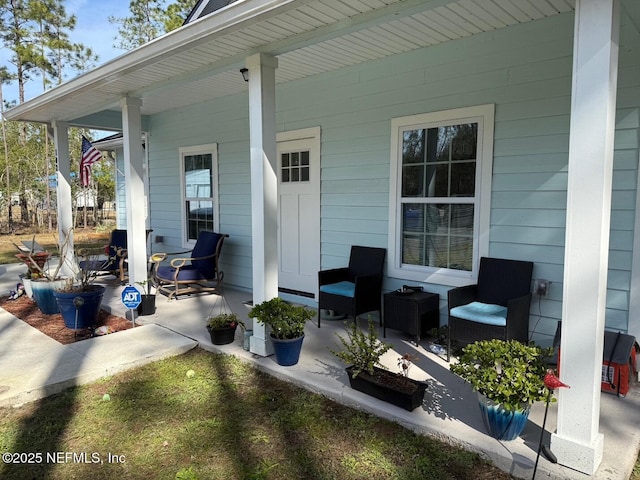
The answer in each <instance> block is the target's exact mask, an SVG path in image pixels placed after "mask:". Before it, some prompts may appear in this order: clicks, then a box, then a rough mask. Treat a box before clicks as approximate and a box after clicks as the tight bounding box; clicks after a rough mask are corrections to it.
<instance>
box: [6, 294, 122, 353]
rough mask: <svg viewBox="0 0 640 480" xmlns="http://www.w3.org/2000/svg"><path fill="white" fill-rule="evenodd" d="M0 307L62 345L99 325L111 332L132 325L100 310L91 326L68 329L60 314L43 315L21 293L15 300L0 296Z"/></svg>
mask: <svg viewBox="0 0 640 480" xmlns="http://www.w3.org/2000/svg"><path fill="white" fill-rule="evenodd" d="M0 307H1V308H3V309H5V310H6V311H7V312H9V313H11V314H12V315H15V316H16V317H18V318H19V319H20V320H22V321H23V322H26V323H28V324H29V325H31V326H32V327H34V328H37V329H38V330H40V331H41V332H42V333H44V334H45V335H47V336H48V337H51V338H53V339H54V340H56V341H57V342H59V343H62V344H63V345H67V344H69V343H74V342H79V341H81V340H86V339H87V338H91V337H93V336H95V335H94V331H95V329H98V328H99V327H103V326H104V327H108V329H109V331H110V332H111V333H116V332H119V331H122V330H127V329H129V328H132V327H133V324H132V322H130V321H129V320H127V319H125V318H122V317H117V316H115V315H111V314H110V313H107V312H105V311H104V310H100V313H99V315H98V322H97V323H96V325H95V326H94V327H93V328H90V329H83V330H73V329H69V328H67V327H66V326H65V324H64V320H63V319H62V315H60V314H59V313H56V314H53V315H45V314H44V313H42V312H41V311H40V309H39V308H38V306H37V305H36V303H35V302H34V301H33V300H31V299H30V298H29V297H27V296H26V295H22V296H20V297H18V298H17V299H16V300H11V299H10V298H9V297H8V296H5V297H0ZM101 330H105V329H101ZM99 331H100V330H98V332H99Z"/></svg>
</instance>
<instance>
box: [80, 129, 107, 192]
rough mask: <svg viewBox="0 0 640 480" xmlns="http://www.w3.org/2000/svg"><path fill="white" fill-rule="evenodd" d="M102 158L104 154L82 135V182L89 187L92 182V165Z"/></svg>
mask: <svg viewBox="0 0 640 480" xmlns="http://www.w3.org/2000/svg"><path fill="white" fill-rule="evenodd" d="M99 160H102V154H101V153H100V152H99V151H98V149H97V148H96V147H94V146H93V145H91V142H90V141H89V140H87V139H86V138H85V137H84V135H83V136H82V159H81V160H80V184H81V185H82V186H83V187H88V186H89V183H90V182H91V165H93V164H94V163H96V162H97V161H99Z"/></svg>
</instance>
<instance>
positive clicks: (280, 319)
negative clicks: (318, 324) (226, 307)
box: [248, 297, 315, 366]
mask: <svg viewBox="0 0 640 480" xmlns="http://www.w3.org/2000/svg"><path fill="white" fill-rule="evenodd" d="M248 315H249V317H250V318H255V319H256V321H257V322H258V323H262V324H263V325H266V326H267V327H269V329H270V332H271V341H272V343H273V347H274V350H275V354H276V360H277V362H278V364H280V365H284V366H289V365H295V364H296V363H298V359H299V358H300V350H301V348H302V341H303V339H304V326H305V324H306V322H307V320H310V319H312V318H313V317H314V315H315V312H314V311H313V310H310V309H308V308H306V307H303V306H300V305H293V304H291V303H288V302H285V301H284V300H282V299H281V298H279V297H275V298H272V299H271V300H267V301H264V302H262V303H260V304H258V305H255V306H254V307H253V308H252V309H251V310H250V311H249V313H248Z"/></svg>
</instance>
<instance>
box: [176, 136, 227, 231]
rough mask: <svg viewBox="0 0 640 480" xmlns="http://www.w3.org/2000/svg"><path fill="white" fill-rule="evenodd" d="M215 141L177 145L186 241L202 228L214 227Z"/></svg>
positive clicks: (215, 209) (210, 229) (212, 229)
mask: <svg viewBox="0 0 640 480" xmlns="http://www.w3.org/2000/svg"><path fill="white" fill-rule="evenodd" d="M217 157H218V151H217V145H216V144H210V145H199V146H194V147H184V148H181V149H180V163H181V173H182V201H183V215H184V217H183V218H184V232H185V240H186V242H187V243H188V244H189V243H193V242H195V241H196V240H197V239H198V234H199V233H200V232H201V231H202V230H209V231H217V230H218V202H217V192H218V184H217V178H218V175H217V163H218V158H217Z"/></svg>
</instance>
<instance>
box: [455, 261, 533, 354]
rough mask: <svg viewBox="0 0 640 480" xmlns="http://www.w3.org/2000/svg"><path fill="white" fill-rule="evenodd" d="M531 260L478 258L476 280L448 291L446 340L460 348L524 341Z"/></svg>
mask: <svg viewBox="0 0 640 480" xmlns="http://www.w3.org/2000/svg"><path fill="white" fill-rule="evenodd" d="M532 273H533V262H527V261H520V260H506V259H502V258H489V257H482V258H481V259H480V270H479V271H478V283H477V284H476V285H467V286H464V287H458V288H453V289H451V290H449V292H448V294H447V297H448V303H449V340H448V348H447V360H449V359H450V358H451V344H452V342H453V343H454V344H456V346H458V347H464V346H465V345H468V344H469V343H473V342H475V341H478V340H490V339H492V338H501V339H503V340H518V341H520V342H522V343H527V340H528V335H529V307H530V305H531V276H532Z"/></svg>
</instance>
